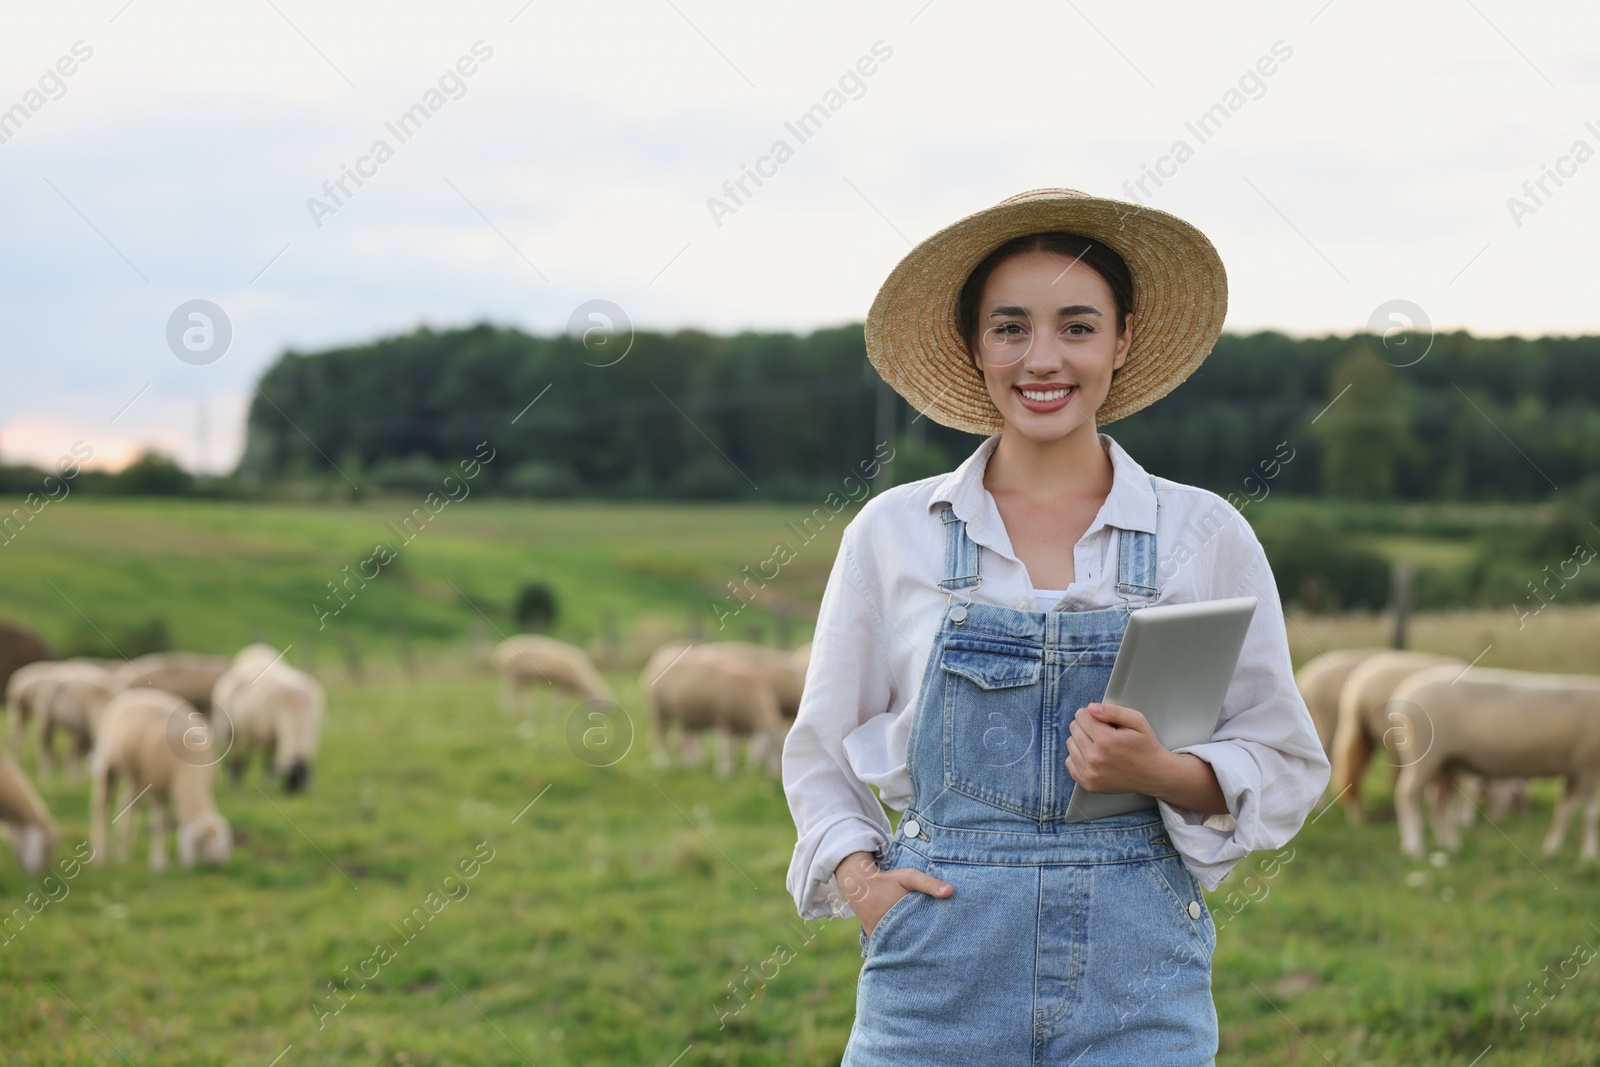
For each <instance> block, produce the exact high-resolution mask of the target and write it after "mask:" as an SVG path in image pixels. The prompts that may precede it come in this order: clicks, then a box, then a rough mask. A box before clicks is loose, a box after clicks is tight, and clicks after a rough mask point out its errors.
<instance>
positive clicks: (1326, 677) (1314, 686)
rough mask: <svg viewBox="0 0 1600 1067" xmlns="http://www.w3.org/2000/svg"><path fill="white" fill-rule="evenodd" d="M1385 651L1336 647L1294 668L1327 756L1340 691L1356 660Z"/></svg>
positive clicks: (1302, 697)
mask: <svg viewBox="0 0 1600 1067" xmlns="http://www.w3.org/2000/svg"><path fill="white" fill-rule="evenodd" d="M1384 651H1387V650H1386V649H1382V648H1340V649H1335V650H1334V651H1332V652H1324V653H1323V654H1322V655H1320V656H1318V657H1317V658H1316V659H1313V660H1310V661H1308V662H1307V663H1305V664H1304V665H1303V666H1302V667H1301V668H1300V669H1299V670H1298V671H1295V673H1294V684H1295V688H1297V689H1299V690H1300V698H1301V699H1302V700H1304V701H1305V702H1306V708H1307V710H1309V711H1310V712H1311V721H1312V723H1314V724H1315V725H1316V727H1317V739H1318V740H1319V741H1321V742H1322V751H1323V752H1324V753H1326V754H1327V755H1328V756H1329V758H1332V756H1333V734H1334V730H1335V728H1336V727H1337V726H1338V724H1339V693H1340V692H1341V691H1342V690H1343V689H1344V686H1345V682H1346V681H1348V680H1349V678H1350V672H1351V671H1352V670H1354V669H1355V668H1356V665H1357V664H1359V663H1361V662H1362V661H1364V660H1367V659H1370V658H1371V657H1373V656H1375V655H1377V654H1378V653H1380V652H1384Z"/></svg>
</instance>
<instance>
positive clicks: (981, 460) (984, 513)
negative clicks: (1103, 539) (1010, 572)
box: [929, 432, 1156, 547]
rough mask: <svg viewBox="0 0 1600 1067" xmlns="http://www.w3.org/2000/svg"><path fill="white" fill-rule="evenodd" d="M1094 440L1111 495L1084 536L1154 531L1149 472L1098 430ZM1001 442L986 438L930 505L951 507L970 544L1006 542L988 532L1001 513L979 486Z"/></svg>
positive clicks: (938, 488)
mask: <svg viewBox="0 0 1600 1067" xmlns="http://www.w3.org/2000/svg"><path fill="white" fill-rule="evenodd" d="M1096 436H1097V437H1098V438H1099V439H1100V447H1101V448H1102V449H1104V450H1105V453H1106V455H1108V456H1109V457H1110V458H1111V469H1112V482H1111V492H1109V493H1107V494H1106V499H1105V503H1103V504H1101V505H1100V510H1099V512H1098V513H1096V515H1095V517H1094V521H1093V522H1091V523H1090V524H1089V528H1088V529H1087V530H1085V531H1084V536H1085V537H1087V536H1089V535H1090V534H1092V533H1094V532H1095V531H1096V530H1098V529H1100V527H1102V526H1114V527H1117V528H1118V529H1123V530H1144V531H1145V532H1147V533H1155V532H1156V493H1155V486H1153V485H1152V484H1151V482H1150V476H1149V474H1147V473H1146V472H1145V469H1144V468H1143V467H1141V466H1140V465H1139V463H1138V461H1137V460H1135V459H1134V458H1133V457H1132V456H1130V455H1128V453H1127V452H1126V451H1125V450H1124V449H1123V447H1122V446H1121V445H1119V444H1117V442H1116V441H1115V440H1114V439H1113V438H1112V437H1110V436H1109V435H1108V434H1105V433H1103V432H1097V433H1096ZM999 443H1000V435H999V434H998V433H996V434H991V435H989V437H987V438H985V439H984V441H983V443H982V444H980V445H979V446H978V447H977V449H976V450H975V451H974V452H973V453H972V455H970V456H968V457H967V458H966V459H965V460H964V461H962V463H961V466H959V467H957V468H956V469H955V470H953V471H951V472H950V473H949V474H947V475H945V476H944V477H943V478H942V479H940V481H939V484H938V485H937V486H935V487H934V494H933V498H932V499H931V500H930V501H929V509H930V510H932V509H933V508H934V507H935V506H936V505H939V504H946V503H947V504H949V505H950V507H951V509H952V510H953V511H954V512H955V513H956V518H958V519H960V520H962V521H963V522H965V523H966V524H967V527H968V530H969V532H970V533H971V534H972V537H973V540H975V541H979V542H980V543H987V544H989V545H990V546H991V547H993V546H996V545H999V544H1001V543H1005V544H1009V543H1010V538H1009V537H1006V536H1005V532H1004V530H1003V529H1001V530H993V529H990V528H989V524H990V518H991V516H992V517H993V519H994V521H995V522H997V523H998V522H999V519H1000V513H999V509H998V508H996V506H995V504H994V498H993V497H992V496H991V495H990V494H989V491H988V490H987V489H985V488H984V487H983V472H984V469H985V468H986V467H987V466H988V464H989V457H990V456H992V455H993V454H994V450H995V447H996V446H997V445H998V444H999Z"/></svg>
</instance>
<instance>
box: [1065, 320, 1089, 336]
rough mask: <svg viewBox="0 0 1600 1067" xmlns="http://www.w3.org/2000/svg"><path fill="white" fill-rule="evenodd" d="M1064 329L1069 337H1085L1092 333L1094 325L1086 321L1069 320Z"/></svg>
mask: <svg viewBox="0 0 1600 1067" xmlns="http://www.w3.org/2000/svg"><path fill="white" fill-rule="evenodd" d="M1066 331H1067V335H1068V336H1069V337H1087V336H1089V335H1090V334H1091V333H1094V327H1093V326H1090V325H1089V324H1088V323H1087V322H1071V323H1068V324H1067V326H1066Z"/></svg>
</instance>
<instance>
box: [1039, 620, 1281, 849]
mask: <svg viewBox="0 0 1600 1067" xmlns="http://www.w3.org/2000/svg"><path fill="white" fill-rule="evenodd" d="M1255 610H1256V598H1255V597H1253V596H1240V597H1230V598H1228V599H1226V600H1201V601H1195V602H1192V603H1188V604H1163V605H1159V606H1157V607H1153V608H1141V609H1140V610H1138V611H1135V612H1134V613H1133V615H1132V616H1130V617H1129V619H1128V628H1127V630H1126V632H1125V633H1124V634H1123V636H1122V646H1121V647H1120V648H1119V649H1117V658H1116V662H1114V663H1113V664H1112V666H1111V680H1110V681H1109V682H1107V683H1106V695H1105V702H1106V703H1109V704H1121V705H1122V706H1123V707H1126V708H1135V709H1137V710H1139V711H1141V712H1143V713H1144V717H1145V718H1146V719H1148V720H1150V725H1151V726H1152V727H1153V728H1154V729H1155V732H1156V737H1157V738H1158V739H1159V740H1160V741H1161V743H1162V744H1163V745H1165V746H1166V747H1167V748H1168V749H1174V748H1182V747H1184V746H1186V745H1198V744H1203V743H1204V742H1206V741H1209V740H1211V735H1212V734H1213V733H1214V732H1215V731H1216V728H1217V719H1218V717H1219V716H1221V714H1222V702H1223V700H1224V699H1226V697H1227V695H1228V686H1229V685H1230V684H1231V683H1232V682H1233V671H1234V668H1235V667H1236V666H1238V663H1239V650H1240V649H1241V648H1243V647H1244V636H1245V632H1246V631H1247V630H1248V629H1249V628H1250V618H1251V616H1252V615H1254V614H1255ZM1155 803H1156V802H1155V798H1154V797H1150V796H1146V795H1145V794H1143V793H1091V792H1090V791H1089V790H1087V789H1084V788H1082V787H1081V786H1078V785H1074V786H1073V788H1072V799H1071V801H1070V802H1069V804H1068V806H1067V816H1066V821H1067V822H1083V821H1085V820H1087V819H1099V818H1102V817H1103V816H1106V815H1121V814H1122V813H1124V812H1129V811H1138V810H1140V809H1141V808H1151V807H1155Z"/></svg>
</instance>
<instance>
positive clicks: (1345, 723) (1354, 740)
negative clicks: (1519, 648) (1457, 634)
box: [1328, 650, 1465, 823]
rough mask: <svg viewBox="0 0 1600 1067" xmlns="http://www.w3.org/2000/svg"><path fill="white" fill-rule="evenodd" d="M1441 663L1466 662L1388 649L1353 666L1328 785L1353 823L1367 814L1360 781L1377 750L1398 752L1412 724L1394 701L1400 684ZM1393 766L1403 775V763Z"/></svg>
mask: <svg viewBox="0 0 1600 1067" xmlns="http://www.w3.org/2000/svg"><path fill="white" fill-rule="evenodd" d="M1440 665H1453V666H1455V667H1456V668H1457V669H1458V670H1459V669H1460V668H1461V667H1463V666H1465V664H1464V663H1462V661H1461V660H1459V659H1457V658H1456V657H1454V656H1443V655H1436V654H1434V653H1432V652H1406V651H1397V650H1389V651H1383V652H1379V653H1377V654H1376V655H1372V656H1368V657H1366V658H1364V659H1363V660H1362V661H1361V662H1360V663H1358V664H1356V665H1355V666H1354V667H1353V668H1351V669H1350V672H1349V676H1348V680H1347V681H1346V682H1345V684H1344V686H1343V688H1342V689H1341V690H1340V692H1339V721H1338V725H1337V726H1336V727H1335V729H1334V732H1333V752H1332V754H1331V756H1330V762H1331V763H1332V771H1331V773H1330V775H1329V779H1328V786H1329V788H1330V789H1332V790H1333V791H1334V793H1335V795H1336V796H1338V798H1339V803H1340V804H1342V805H1343V806H1344V810H1345V814H1346V816H1347V817H1348V818H1349V820H1350V821H1351V822H1352V823H1359V822H1361V821H1362V819H1363V817H1364V816H1365V809H1364V808H1363V806H1362V803H1361V782H1362V779H1363V778H1365V777H1366V773H1367V768H1368V766H1369V765H1370V764H1371V762H1372V755H1373V752H1374V751H1375V750H1376V749H1377V748H1379V747H1380V746H1381V747H1383V748H1385V749H1387V750H1389V751H1391V752H1392V751H1394V748H1395V742H1396V741H1397V740H1398V739H1399V738H1400V736H1401V735H1402V734H1403V733H1404V732H1405V729H1406V726H1407V723H1406V721H1405V720H1404V719H1403V718H1402V717H1401V716H1400V715H1399V714H1398V713H1397V712H1396V711H1395V710H1394V709H1392V708H1390V706H1389V699H1390V697H1391V696H1392V695H1393V694H1394V688H1395V686H1396V685H1398V684H1400V682H1401V681H1402V680H1404V679H1405V678H1406V677H1407V676H1408V675H1411V674H1415V673H1416V672H1417V671H1420V670H1424V669H1426V668H1429V667H1436V666H1440ZM1394 771H1395V774H1396V775H1397V776H1398V774H1399V767H1398V766H1396V767H1395V769H1394Z"/></svg>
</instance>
